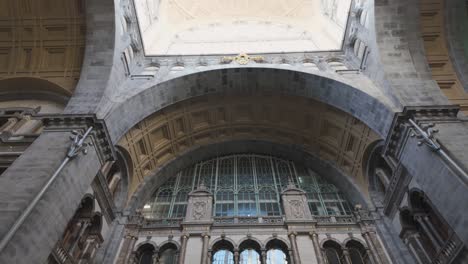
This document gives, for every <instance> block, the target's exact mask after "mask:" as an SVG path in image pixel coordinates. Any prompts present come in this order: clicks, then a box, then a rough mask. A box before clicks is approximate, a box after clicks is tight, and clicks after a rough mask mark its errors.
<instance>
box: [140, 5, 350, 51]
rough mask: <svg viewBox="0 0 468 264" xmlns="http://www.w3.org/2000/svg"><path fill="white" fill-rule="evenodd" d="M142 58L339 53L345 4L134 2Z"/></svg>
mask: <svg viewBox="0 0 468 264" xmlns="http://www.w3.org/2000/svg"><path fill="white" fill-rule="evenodd" d="M134 3H135V8H136V11H137V16H138V23H139V27H140V32H141V35H142V40H143V46H144V49H145V54H146V55H147V56H157V55H210V54H240V53H249V54H252V53H281V52H313V51H333V50H341V48H342V43H343V38H344V34H345V31H346V25H347V21H348V13H349V8H350V5H351V0H239V1H232V0H134Z"/></svg>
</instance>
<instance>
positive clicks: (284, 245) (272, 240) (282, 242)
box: [264, 236, 291, 252]
mask: <svg viewBox="0 0 468 264" xmlns="http://www.w3.org/2000/svg"><path fill="white" fill-rule="evenodd" d="M264 245H265V249H267V250H268V247H269V246H273V245H278V246H280V248H281V249H284V250H286V251H285V252H288V251H289V249H290V248H291V246H290V244H289V241H288V240H287V239H284V238H282V237H278V236H276V237H273V236H272V237H269V238H267V239H266V240H265V241H264Z"/></svg>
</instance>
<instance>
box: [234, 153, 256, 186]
mask: <svg viewBox="0 0 468 264" xmlns="http://www.w3.org/2000/svg"><path fill="white" fill-rule="evenodd" d="M237 174H238V175H237V183H238V184H239V185H246V186H254V176H253V171H252V163H251V162H250V159H249V158H240V159H239V160H238V162H237Z"/></svg>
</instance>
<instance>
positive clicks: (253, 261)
mask: <svg viewBox="0 0 468 264" xmlns="http://www.w3.org/2000/svg"><path fill="white" fill-rule="evenodd" d="M260 263H261V262H260V254H258V252H257V251H255V249H252V248H247V249H244V250H243V251H242V252H241V254H240V261H239V264H260Z"/></svg>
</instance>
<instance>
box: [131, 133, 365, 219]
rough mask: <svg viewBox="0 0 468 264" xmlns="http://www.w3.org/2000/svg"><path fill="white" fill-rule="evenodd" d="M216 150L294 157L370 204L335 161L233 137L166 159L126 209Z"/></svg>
mask: <svg viewBox="0 0 468 264" xmlns="http://www.w3.org/2000/svg"><path fill="white" fill-rule="evenodd" d="M213 153H216V154H215V155H224V154H233V153H257V154H265V155H274V156H277V157H279V158H285V159H288V160H293V161H296V162H299V163H302V164H304V166H306V167H308V168H311V169H313V170H314V171H315V172H317V173H318V174H321V175H326V177H327V180H329V181H330V182H331V183H333V184H335V186H337V188H338V189H340V190H342V191H343V193H344V195H345V196H346V198H347V199H348V201H349V202H350V203H352V204H358V203H359V204H362V205H370V202H369V200H368V198H366V195H365V194H363V192H362V191H360V188H359V187H358V185H357V183H356V182H354V181H353V180H352V179H351V178H350V177H347V176H346V175H345V174H344V173H343V172H341V171H340V170H339V169H337V168H336V167H335V166H333V165H332V164H330V163H327V162H325V161H323V160H320V159H319V158H318V157H316V156H314V155H313V154H312V153H307V152H305V151H304V150H303V149H302V148H301V147H300V146H290V145H284V144H281V143H275V142H271V141H261V140H233V141H222V142H217V143H214V144H209V145H204V146H200V147H196V148H194V149H190V150H187V151H185V152H184V153H183V154H181V155H180V156H178V158H177V159H173V160H171V161H169V162H167V163H166V164H165V165H164V166H163V167H161V168H160V169H158V170H156V171H155V172H154V173H152V174H151V176H149V177H146V178H145V179H144V180H143V182H142V183H141V184H139V186H138V188H137V189H136V190H135V192H134V193H133V195H132V197H131V199H130V201H129V202H128V207H127V209H126V213H128V214H131V213H133V212H135V210H137V209H138V208H141V207H142V206H143V205H144V203H145V202H146V201H147V200H148V199H149V198H150V196H151V195H152V194H153V192H154V191H155V190H156V189H157V188H158V187H159V186H160V185H161V184H162V183H163V182H164V181H166V180H167V179H168V178H169V177H173V176H174V175H176V173H177V172H178V171H179V170H180V168H185V167H187V166H189V165H192V164H193V163H196V162H199V161H203V160H207V159H210V158H213Z"/></svg>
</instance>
